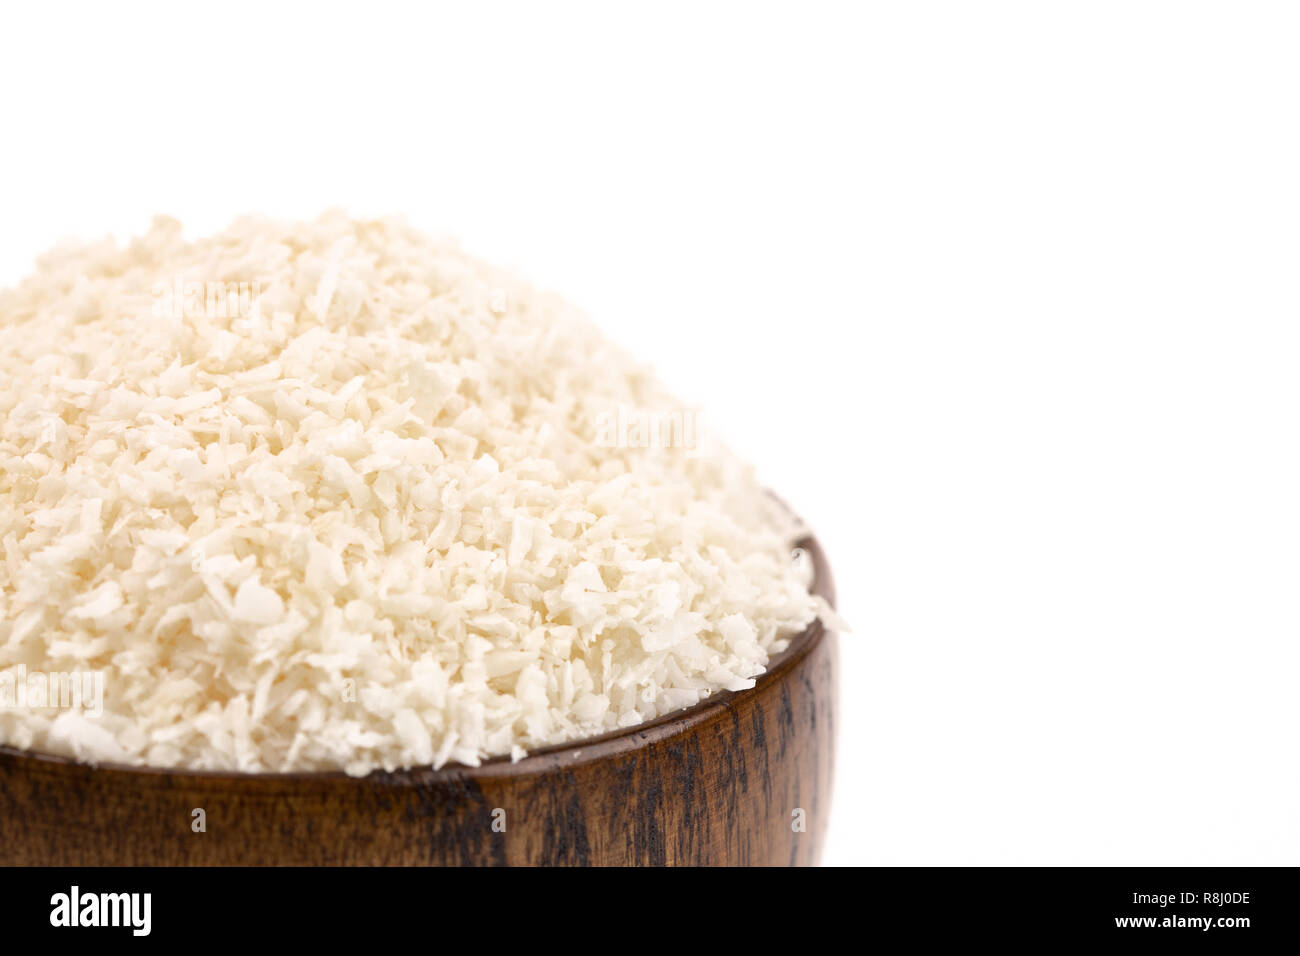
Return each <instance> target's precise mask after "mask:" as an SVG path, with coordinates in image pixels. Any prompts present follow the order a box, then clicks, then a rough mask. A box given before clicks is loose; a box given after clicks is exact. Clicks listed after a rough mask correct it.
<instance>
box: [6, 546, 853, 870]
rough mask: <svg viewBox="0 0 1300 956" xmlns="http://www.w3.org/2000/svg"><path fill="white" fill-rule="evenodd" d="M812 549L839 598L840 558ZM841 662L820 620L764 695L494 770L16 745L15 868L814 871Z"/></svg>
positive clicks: (718, 701) (722, 701)
mask: <svg viewBox="0 0 1300 956" xmlns="http://www.w3.org/2000/svg"><path fill="white" fill-rule="evenodd" d="M802 546H803V547H805V548H806V549H807V550H809V551H810V552H811V554H812V556H813V561H814V567H815V569H816V590H817V591H818V593H820V594H822V595H823V596H824V597H826V598H827V600H832V601H833V599H834V590H833V584H832V581H831V575H830V570H829V568H828V567H827V564H826V560H825V556H824V554H823V553H822V551H821V549H820V547H819V546H818V545H817V544H816V542H815V541H813V540H811V539H809V540H807V541H804V542H802ZM836 670H837V648H836V643H835V635H834V634H832V633H830V632H827V631H826V630H825V629H824V628H823V626H822V624H821V622H820V621H817V622H814V623H813V625H812V626H811V627H810V628H809V629H808V630H807V631H805V632H804V633H803V634H801V635H799V637H797V638H796V639H795V640H794V641H793V642H792V643H791V646H790V648H789V649H788V650H787V651H785V652H784V653H783V654H781V655H779V656H778V657H776V658H774V660H773V662H772V665H771V666H770V667H769V669H768V670H767V672H766V673H764V674H763V675H762V676H761V677H759V678H758V681H757V683H756V685H755V686H754V687H753V688H751V689H750V690H746V691H740V692H737V693H723V694H718V695H715V696H713V697H711V698H710V699H709V700H707V701H705V702H704V703H702V704H699V705H697V706H695V707H692V708H690V709H688V710H684V711H681V712H678V713H676V714H671V715H669V716H666V717H662V718H659V719H658V720H655V721H652V722H649V723H646V724H642V725H640V726H637V727H634V728H631V729H629V730H627V731H620V732H618V733H614V734H608V735H605V736H603V737H597V738H593V739H590V740H586V741H582V742H580V743H578V744H572V745H568V746H564V747H555V748H550V749H548V750H544V751H537V752H534V753H532V754H530V755H529V756H527V757H525V758H524V759H522V760H520V761H518V762H515V763H511V762H510V761H509V760H508V759H496V760H491V761H488V762H486V763H484V764H483V765H482V766H480V767H465V766H447V767H443V768H442V769H440V770H432V769H428V768H424V769H413V770H407V771H401V772H397V773H382V772H376V773H373V774H371V775H369V776H367V777H362V778H353V777H348V776H347V775H346V774H342V773H302V774H240V773H207V772H191V771H169V770H159V769H152V768H132V767H119V766H98V767H92V766H89V765H85V764H80V763H76V762H74V761H71V760H67V759H64V758H60V757H51V756H45V755H39V754H32V753H27V752H24V751H18V750H13V749H10V748H0V864H3V865H30V866H42V865H61V866H171V865H181V866H184V865H190V866H208V865H299V866H322V865H362V866H428V865H434V866H451V865H470V866H473V865H526V866H550V865H554V866H562V865H595V866H618V865H810V864H815V863H816V862H817V861H818V858H819V856H820V853H821V848H822V843H823V841H824V839H825V834H826V825H827V822H828V817H829V812H830V795H831V776H832V770H833V763H834V746H835V727H836V717H837V714H836V707H837V686H836V677H837V675H836ZM197 809H202V810H203V811H204V817H205V824H206V829H205V830H204V831H203V832H195V830H194V828H193V827H194V821H195V819H196V817H195V814H194V811H195V810H197Z"/></svg>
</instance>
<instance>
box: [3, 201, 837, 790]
mask: <svg viewBox="0 0 1300 956" xmlns="http://www.w3.org/2000/svg"><path fill="white" fill-rule="evenodd" d="M0 332H2V333H3V337H2V338H0V675H5V674H8V675H15V674H16V675H23V674H26V675H34V674H45V675H50V674H72V675H74V676H75V675H78V674H84V673H88V672H94V673H95V674H98V675H102V686H103V695H102V698H103V699H102V714H100V713H94V712H91V711H90V710H89V709H88V708H87V707H82V708H75V707H66V706H49V703H52V702H46V704H47V705H46V706H38V705H33V703H32V701H31V700H30V699H29V700H28V701H27V702H26V705H25V706H19V705H18V701H17V698H16V697H15V686H14V680H15V678H10V679H9V681H8V683H7V684H6V683H5V682H4V681H3V680H2V679H0V743H4V744H7V745H10V746H14V747H19V748H23V749H28V750H35V751H43V752H50V753H56V754H64V755H69V756H73V757H76V758H79V759H82V760H88V761H111V762H118V763H126V764H136V765H152V766H163V767H178V768H191V769H225V770H242V771H259V772H269V771H290V770H321V769H340V768H341V769H346V770H347V771H348V772H349V773H352V774H364V773H367V772H369V771H371V770H373V769H375V768H381V767H382V768H385V769H390V770H391V769H395V768H400V767H408V766H414V765H433V766H435V767H436V766H441V765H443V764H444V763H447V762H449V761H459V762H462V763H465V764H471V765H474V764H477V763H478V762H479V761H480V760H482V759H483V758H485V757H489V756H494V755H501V754H513V755H514V756H515V757H519V756H521V755H522V754H523V753H524V752H525V751H526V750H528V749H531V748H536V747H541V746H545V745H550V744H557V743H563V742H569V741H575V740H579V739H581V738H584V737H588V736H591V735H595V734H600V733H604V732H607V731H611V730H615V729H619V728H625V727H631V726H633V725H635V724H638V723H640V722H642V721H645V720H647V719H650V718H653V717H656V716H659V715H661V714H665V713H668V712H670V711H673V710H676V709H678V708H682V707H687V706H689V705H692V704H695V703H697V702H698V701H700V700H702V699H703V698H705V697H707V696H708V695H709V694H711V693H714V692H717V691H720V690H738V689H743V688H747V687H750V686H752V685H753V682H754V677H755V675H757V674H759V673H761V672H762V671H763V670H764V668H765V666H766V665H767V663H768V660H769V656H770V655H772V654H774V653H776V652H779V651H780V650H783V649H784V648H785V647H786V646H787V644H788V639H789V638H790V637H791V636H792V635H793V634H795V633H797V632H798V631H800V630H801V629H803V628H804V627H805V626H807V625H808V624H809V623H810V622H811V620H812V619H813V618H814V616H816V615H817V614H819V613H820V614H824V615H825V614H829V613H830V612H829V609H827V608H825V606H824V604H823V603H822V602H820V599H817V598H814V597H812V596H810V595H809V593H808V579H807V574H806V571H804V570H801V569H800V567H798V566H797V564H796V563H795V562H792V561H791V552H790V546H791V543H792V541H793V539H794V538H795V536H796V535H797V534H798V533H799V529H798V527H797V526H796V524H795V522H794V520H793V519H792V518H791V517H790V516H789V515H788V514H787V513H785V512H784V510H783V509H782V508H781V507H780V506H779V505H778V504H777V503H776V502H774V501H773V499H771V498H770V496H768V495H767V494H766V493H765V492H764V490H763V489H762V487H761V486H760V485H759V484H757V483H756V481H755V480H754V478H753V477H752V476H751V474H750V472H749V470H748V469H747V468H746V467H745V466H744V465H743V464H741V463H740V462H738V461H737V460H735V459H734V458H733V457H732V456H731V455H730V454H729V453H728V452H726V451H725V449H722V448H720V447H718V446H716V445H714V444H712V443H710V441H709V439H708V436H707V435H705V434H700V435H699V436H698V441H697V442H696V446H697V447H694V448H691V447H681V446H683V445H686V444H688V442H687V441H685V440H678V441H676V442H672V441H669V442H663V441H651V442H649V443H648V447H647V443H646V442H645V441H644V440H636V436H635V435H633V436H629V435H627V434H624V429H623V428H621V427H619V426H611V421H614V420H620V416H622V419H623V420H625V419H626V417H627V414H628V412H627V410H628V409H633V410H645V411H649V412H652V413H654V414H655V415H658V416H667V418H666V419H658V418H657V419H655V421H656V422H662V421H668V422H671V423H672V426H673V428H676V429H678V430H677V431H676V432H675V434H676V436H677V438H678V439H683V436H684V433H683V432H682V431H681V430H680V426H681V425H682V423H683V422H685V421H687V416H689V415H690V412H689V410H687V409H684V408H683V407H682V406H681V405H680V404H679V403H678V402H676V401H674V400H673V399H672V398H671V397H670V396H668V395H666V394H664V393H663V391H662V390H661V389H660V387H659V386H658V385H657V384H656V382H655V381H654V379H653V377H652V376H651V375H650V374H649V373H648V372H647V370H645V369H644V368H642V367H641V366H639V365H638V364H636V363H634V362H633V361H631V360H630V359H629V358H628V357H627V356H626V355H624V354H623V353H622V352H620V351H618V350H617V349H615V348H614V347H612V346H611V345H610V344H608V343H607V342H606V341H605V340H604V339H603V338H602V337H601V336H600V335H599V334H598V333H597V332H596V331H595V330H594V329H593V328H592V327H591V326H590V325H589V324H588V323H587V322H586V320H585V319H584V318H582V317H581V316H580V315H578V314H576V313H575V312H574V311H573V310H572V309H571V308H570V307H568V306H566V305H565V304H564V303H563V302H562V301H559V300H557V299H556V298H554V297H552V296H549V295H546V294H543V293H541V292H538V291H536V290H535V289H533V288H531V287H529V286H527V285H525V284H523V283H522V282H521V281H520V280H519V279H517V278H515V277H513V276H511V275H509V274H507V273H503V272H500V271H497V270H495V269H492V268H490V267H488V266H485V265H483V264H481V263H479V262H477V261H475V260H474V259H472V258H469V257H467V256H466V255H464V254H463V253H462V252H460V251H459V249H458V248H457V247H456V246H454V245H452V244H448V243H443V242H435V241H433V240H430V239H428V238H426V237H425V236H423V235H421V234H419V233H418V232H416V231H414V230H412V229H411V228H410V227H408V226H407V225H405V224H404V223H402V222H399V221H390V220H382V221H356V220H353V219H350V218H348V217H346V216H344V215H342V214H329V215H326V216H324V217H322V218H321V219H319V220H318V221H316V222H311V223H304V224H282V223H275V222H268V221H264V220H260V219H243V220H240V221H238V222H236V223H235V224H234V225H233V226H232V227H231V228H230V229H229V230H228V231H226V232H224V233H222V234H220V235H217V236H214V237H212V238H209V239H204V240H201V241H197V242H187V241H185V240H184V239H183V238H182V236H181V230H180V226H179V224H177V223H176V222H174V221H171V220H167V219H158V220H156V221H155V223H154V225H153V227H152V228H151V230H150V231H149V232H148V233H147V234H146V235H144V236H143V237H141V238H139V239H137V240H135V241H133V242H131V243H130V244H129V245H127V246H126V247H125V248H122V247H120V246H119V245H117V244H116V243H114V242H112V241H105V242H101V243H94V244H88V245H77V246H64V247H60V248H58V249H56V250H54V251H53V252H51V253H49V254H47V255H46V256H45V257H43V258H42V259H41V260H40V261H39V263H38V269H37V271H36V273H35V274H34V275H32V276H31V277H29V278H28V279H26V280H25V281H23V282H22V283H21V284H20V285H18V286H17V287H16V288H13V289H10V290H6V291H3V292H0ZM670 430H671V429H670ZM641 438H642V439H644V436H641ZM666 446H667V447H666ZM53 686H54V682H52V683H51V687H53ZM6 687H7V688H8V699H7V701H6V699H5V690H6ZM51 696H55V695H53V694H52V695H51ZM6 702H7V703H8V706H5V704H6Z"/></svg>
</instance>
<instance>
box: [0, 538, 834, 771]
mask: <svg viewBox="0 0 1300 956" xmlns="http://www.w3.org/2000/svg"><path fill="white" fill-rule="evenodd" d="M799 549H802V550H803V551H805V552H807V553H808V554H809V555H810V557H811V558H812V562H813V579H812V584H811V586H810V587H809V591H810V592H811V593H813V594H816V595H820V596H821V597H822V598H823V599H824V600H825V601H826V602H827V603H828V604H830V605H831V606H832V607H834V605H835V585H834V580H833V578H832V575H831V571H830V565H829V564H828V562H827V559H826V555H825V552H824V551H823V550H822V548H821V545H820V543H819V542H818V541H817V539H816V538H815V537H814V536H813V535H812V534H810V533H804V534H801V535H800V537H799V538H797V539H796V540H795V541H794V543H793V545H792V550H799ZM828 635H829V636H830V637H832V638H833V637H834V632H832V631H830V630H829V629H828V628H827V627H826V625H825V623H824V622H823V621H822V620H821V619H820V618H814V619H813V620H812V622H811V623H810V624H809V625H808V626H807V627H806V628H804V629H803V630H802V631H800V632H799V633H798V634H796V635H794V636H793V637H791V638H790V639H789V644H788V645H787V646H786V648H785V650H782V651H779V652H778V653H776V654H774V655H772V656H771V657H770V658H769V660H768V663H767V666H766V667H765V668H764V669H763V671H762V672H761V673H760V674H758V675H756V676H755V679H754V686H753V687H750V688H747V689H745V690H739V691H718V692H715V693H713V694H710V695H709V696H708V697H706V698H704V699H703V700H701V701H700V702H699V703H696V704H692V705H691V706H690V707H684V708H682V709H680V710H674V711H671V712H669V713H666V714H661V715H660V716H658V717H655V718H653V719H651V720H647V721H645V722H643V723H639V724H634V725H632V726H631V727H625V728H622V729H619V730H611V731H607V732H605V733H603V734H599V735H596V736H594V737H583V738H580V739H578V740H571V741H568V742H567V743H559V744H551V745H548V746H546V747H539V748H537V749H535V750H529V751H527V753H526V754H525V755H524V756H523V757H521V758H519V759H518V760H515V759H513V758H512V757H511V756H510V755H509V754H501V755H498V756H494V757H489V758H487V759H485V760H483V761H482V762H481V763H479V764H477V765H472V764H464V763H446V764H443V765H442V766H441V767H437V768H435V767H433V766H431V765H428V764H425V765H420V766H413V767H405V768H398V769H395V770H385V769H383V768H382V767H380V768H376V769H374V770H372V771H370V772H369V773H367V774H364V775H362V776H353V775H352V774H349V773H347V772H346V771H344V770H341V769H339V770H287V771H267V772H259V771H247V770H219V769H213V770H193V769H188V768H185V767H160V766H155V765H151V764H143V765H136V764H123V763H114V762H107V761H106V762H91V761H86V760H78V759H76V758H75V757H67V756H63V755H61V754H52V753H45V752H42V751H37V750H23V749H20V748H17V747H11V746H7V745H3V744H0V764H11V765H15V764H16V765H23V764H26V765H28V766H33V767H40V768H42V769H45V770H47V771H60V770H61V771H65V772H66V771H73V770H84V771H93V772H97V773H99V772H105V771H107V772H112V773H117V774H125V775H129V776H131V777H134V778H136V779H138V780H140V781H141V782H142V783H144V782H145V781H153V782H157V783H161V782H165V781H170V780H178V781H180V780H189V781H194V782H196V783H207V784H213V783H219V782H226V783H230V784H237V785H248V784H249V783H252V782H255V781H266V782H268V783H271V782H279V783H285V782H294V781H296V782H302V783H312V782H317V783H337V782H340V781H352V782H354V783H358V784H360V783H369V784H379V785H398V786H400V785H404V784H419V785H428V784H430V783H435V782H439V781H444V782H446V781H458V780H461V781H463V780H469V779H473V778H478V777H489V776H500V775H503V774H504V775H510V776H527V775H529V774H533V773H541V772H544V771H547V770H551V769H554V768H555V766H556V765H557V763H562V764H565V765H576V764H579V763H585V762H587V761H590V760H596V759H599V758H601V757H606V756H611V755H613V754H618V753H623V752H626V751H628V750H632V749H635V748H638V747H641V746H643V745H645V744H648V743H651V742H654V741H659V740H664V739H666V738H668V737H671V736H673V735H675V734H678V733H681V732H682V731H684V730H687V729H689V728H690V727H692V726H694V725H695V724H697V723H699V722H701V721H705V720H708V719H709V718H710V717H713V716H715V715H717V714H719V713H722V712H725V711H727V710H730V709H732V708H733V707H734V706H736V705H737V704H738V703H739V702H741V701H743V700H744V699H745V698H746V697H747V696H749V695H757V694H759V693H762V692H763V690H764V689H765V688H767V687H768V686H770V685H771V684H772V683H774V682H775V681H778V680H780V679H781V678H782V676H784V674H785V673H786V672H788V671H789V670H790V669H791V668H792V667H793V666H794V665H795V664H796V663H798V661H800V660H802V659H803V658H804V657H806V656H807V655H808V654H810V653H812V651H813V650H815V649H816V647H817V646H818V645H819V644H820V643H821V642H822V639H823V637H825V636H828Z"/></svg>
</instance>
